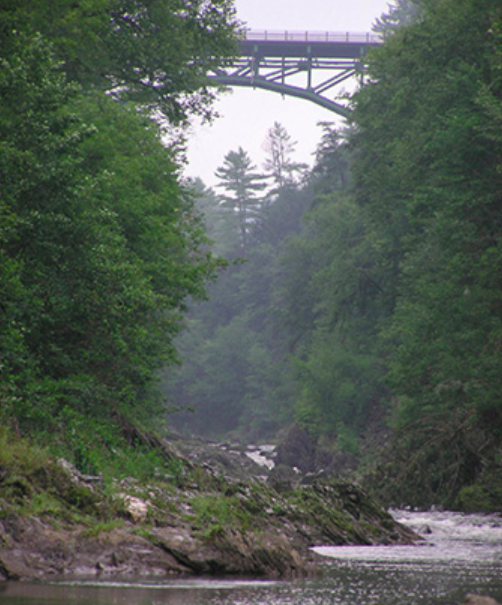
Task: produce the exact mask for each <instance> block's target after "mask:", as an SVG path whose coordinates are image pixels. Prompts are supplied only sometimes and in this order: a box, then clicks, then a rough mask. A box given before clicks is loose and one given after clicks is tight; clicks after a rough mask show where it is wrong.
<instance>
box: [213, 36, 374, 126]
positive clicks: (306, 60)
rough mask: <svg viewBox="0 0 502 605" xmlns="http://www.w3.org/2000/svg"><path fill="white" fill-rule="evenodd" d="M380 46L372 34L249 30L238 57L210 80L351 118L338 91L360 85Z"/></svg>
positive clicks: (214, 73) (216, 72) (241, 43)
mask: <svg viewBox="0 0 502 605" xmlns="http://www.w3.org/2000/svg"><path fill="white" fill-rule="evenodd" d="M380 43H381V38H380V36H377V35H374V34H357V33H336V32H288V31H285V32H277V31H275V32H274V31H253V30H248V31H246V36H245V38H244V39H242V40H241V42H240V55H239V56H237V57H236V58H235V59H234V60H233V61H232V62H230V63H229V64H228V65H227V66H225V67H223V68H220V69H218V70H215V71H214V72H213V73H212V74H209V78H210V80H213V81H214V82H215V84H220V85H223V86H247V87H251V88H262V89H264V90H271V91H274V92H278V93H281V94H283V95H291V96H294V97H299V98H301V99H307V100H309V101H312V102H314V103H317V104H318V105H321V106H322V107H324V108H326V109H329V110H330V111H333V112H335V113H337V114H339V115H341V116H343V117H345V118H347V117H348V116H349V115H350V112H351V110H350V109H349V108H348V107H346V106H344V105H342V104H340V103H338V102H336V101H335V100H334V98H335V95H334V89H335V88H336V87H337V86H338V85H339V84H341V83H342V82H345V81H346V80H348V79H350V78H353V77H355V76H356V77H359V78H360V79H361V81H362V77H363V73H364V58H365V56H366V54H367V52H368V50H369V49H370V48H371V47H373V46H376V45H378V44H380Z"/></svg>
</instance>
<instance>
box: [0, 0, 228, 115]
mask: <svg viewBox="0 0 502 605" xmlns="http://www.w3.org/2000/svg"><path fill="white" fill-rule="evenodd" d="M0 18H1V19H2V22H3V27H2V33H3V34H4V35H3V36H2V41H3V43H2V46H1V47H2V48H5V47H6V46H8V44H9V42H10V40H11V38H12V35H11V32H12V31H17V30H23V29H24V30H27V31H28V32H30V33H33V32H41V33H42V34H43V35H44V36H45V37H47V38H48V39H50V40H51V41H52V43H53V46H54V50H55V52H56V56H57V57H58V59H59V60H60V61H61V62H62V67H63V69H64V71H65V73H66V74H67V76H68V78H69V79H71V80H72V81H78V82H79V83H81V84H83V85H84V86H85V88H92V89H95V90H96V89H98V90H100V91H106V92H107V93H108V94H111V95H113V96H114V97H115V98H117V99H120V100H129V101H131V100H132V101H133V102H134V103H137V104H140V105H141V106H143V107H149V108H151V109H154V110H156V111H160V112H162V113H163V114H164V116H165V117H167V118H168V119H169V120H170V122H171V123H173V122H180V121H181V122H183V121H185V120H186V119H187V117H188V116H189V115H190V114H192V113H197V114H200V115H202V116H205V117H207V116H209V115H210V112H211V109H210V108H211V103H212V101H213V99H214V94H213V93H212V92H211V91H210V90H209V89H208V88H207V73H208V71H209V70H210V69H211V68H215V67H218V66H219V65H221V63H222V62H223V61H224V60H225V59H226V58H228V57H229V56H231V55H233V54H234V53H235V50H236V49H235V35H236V30H237V25H238V24H237V22H236V20H235V10H234V8H233V3H232V2H231V1H230V0H211V1H210V2H207V1H205V0H189V1H185V0H143V1H140V2H138V1H136V0H87V1H86V2H82V3H74V2H71V1H69V0H37V2H30V1H29V0H20V1H19V2H16V3H15V4H13V3H12V2H9V1H8V0H2V2H1V3H0Z"/></svg>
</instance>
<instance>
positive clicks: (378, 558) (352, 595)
mask: <svg viewBox="0 0 502 605" xmlns="http://www.w3.org/2000/svg"><path fill="white" fill-rule="evenodd" d="M394 516H395V517H396V518H397V519H398V520H399V521H401V522H402V523H405V524H406V525H408V526H410V527H412V528H413V529H415V530H417V531H419V532H421V533H422V535H424V537H425V538H426V540H424V542H423V543H421V544H418V545H414V546H381V547H373V546H358V547H354V546H339V547H319V548H316V549H315V551H316V552H318V553H319V554H320V555H322V562H323V564H322V567H323V570H324V573H323V574H322V576H321V577H319V578H316V579H313V580H301V581H281V582H270V581H253V580H235V579H194V580H182V581H180V580H173V581H169V582H156V583H147V582H136V583H134V582H131V583H120V582H59V583H52V584H43V585H33V584H21V583H10V582H9V583H6V584H5V585H3V586H1V585H0V605H63V604H64V605H415V604H417V605H457V604H460V603H462V601H463V598H464V596H465V594H466V593H469V592H471V593H476V594H484V595H490V596H492V597H494V598H495V599H497V600H499V601H500V602H501V603H502V518H501V517H499V516H495V515H488V516H485V515H462V514H459V513H451V512H440V511H431V512H426V513H416V512H407V511H394Z"/></svg>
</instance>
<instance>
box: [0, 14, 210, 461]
mask: <svg viewBox="0 0 502 605" xmlns="http://www.w3.org/2000/svg"><path fill="white" fill-rule="evenodd" d="M43 7H45V8H47V6H46V3H39V5H38V8H39V9H40V10H42V8H43ZM22 8H23V9H24V8H26V7H24V5H23V7H21V6H20V7H19V10H21V9H22ZM34 10H35V9H34ZM35 12H36V11H35ZM10 18H12V19H14V21H15V19H17V17H16V15H14V16H13V13H11V12H9V11H8V10H7V8H4V7H1V6H0V21H1V23H2V25H3V26H4V27H6V28H7V30H8V32H7V33H8V36H7V38H6V39H5V40H4V44H3V45H2V48H3V50H4V53H3V56H2V60H1V62H0V97H1V99H2V103H1V106H0V139H1V143H0V183H1V198H0V219H1V227H0V292H1V294H2V302H1V308H0V311H1V313H0V335H1V339H0V384H1V386H0V415H1V417H2V420H3V422H7V423H10V424H11V425H12V426H14V427H16V429H17V430H21V431H23V432H34V433H37V434H39V435H41V436H42V439H48V438H49V436H50V440H51V441H54V442H55V443H56V444H57V447H58V448H61V449H63V450H65V451H66V452H71V454H72V456H73V459H74V460H75V462H76V463H77V465H78V466H79V467H80V468H81V469H82V470H84V469H85V470H89V472H92V469H93V468H95V467H99V466H100V464H101V462H100V461H99V460H93V459H92V458H93V457H94V456H98V455H97V454H96V452H97V450H96V449H95V447H94V446H95V444H94V443H93V440H94V439H95V440H96V441H101V442H102V443H103V444H104V446H103V447H105V448H109V447H110V445H109V444H110V443H111V442H112V441H113V439H115V438H116V437H115V435H119V434H120V425H121V422H122V420H123V419H124V418H128V419H129V420H130V421H131V420H132V421H139V420H143V421H146V419H147V418H150V419H151V416H152V414H154V413H155V412H156V411H159V410H160V409H162V408H161V406H160V405H159V404H160V399H159V398H158V397H157V396H156V395H155V394H154V393H153V391H152V385H153V383H154V381H155V378H156V374H155V372H156V370H157V369H158V368H159V367H160V366H162V365H165V364H169V363H173V362H174V361H175V359H176V351H175V348H174V346H173V338H174V336H175V335H176V334H177V332H178V331H179V329H180V326H181V322H182V314H183V312H184V310H185V299H186V298H187V297H188V296H191V297H194V298H198V297H201V296H203V295H204V285H205V282H206V280H207V279H208V278H209V277H210V276H212V274H213V271H214V269H215V268H216V266H217V265H218V262H217V261H215V260H214V259H213V258H212V256H211V254H210V253H209V252H208V250H207V240H206V237H205V235H204V231H203V226H202V224H201V222H200V220H199V219H198V218H197V216H196V214H195V208H194V202H193V197H192V194H191V193H190V191H189V190H188V189H187V188H185V187H184V186H182V185H181V184H180V178H179V174H178V162H179V157H178V155H177V152H176V150H175V149H174V148H166V147H165V145H163V143H162V140H161V137H162V131H161V129H160V128H159V127H158V126H157V125H156V124H155V123H154V122H153V121H151V120H150V119H149V118H148V117H147V115H146V114H145V112H144V111H143V110H138V108H137V107H132V106H130V105H129V104H127V103H121V104H119V103H116V102H114V101H113V100H112V99H110V98H107V97H106V96H103V95H102V94H98V93H96V92H94V91H90V90H83V89H81V88H80V87H79V86H78V85H76V84H74V83H73V84H68V83H67V78H66V76H65V73H64V72H63V71H62V69H61V64H60V61H59V60H58V58H57V57H56V56H55V54H54V50H53V49H54V46H53V45H51V43H50V42H48V41H47V40H46V39H45V38H44V37H43V36H42V35H40V34H35V35H29V34H26V33H24V32H23V31H22V30H19V31H12V30H9V28H8V27H7V26H8V25H9V23H10V22H11V21H10V20H9V19H10ZM12 19H11V20H12ZM42 25H43V23H41V26H42ZM86 28H87V24H85V27H83V29H84V30H86ZM25 29H27V30H29V27H28V24H26V27H25ZM42 29H43V28H42ZM108 425H109V427H110V428H109V429H107V428H106V427H107V426H108ZM94 429H95V430H96V433H95V434H94V433H93V430H94ZM108 432H109V433H110V434H112V435H114V437H113V439H112V438H110V436H109V435H108ZM98 459H99V456H98Z"/></svg>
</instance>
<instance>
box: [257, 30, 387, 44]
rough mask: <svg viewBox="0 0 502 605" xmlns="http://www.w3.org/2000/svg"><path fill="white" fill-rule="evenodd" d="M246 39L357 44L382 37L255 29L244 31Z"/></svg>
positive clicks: (368, 34) (344, 33)
mask: <svg viewBox="0 0 502 605" xmlns="http://www.w3.org/2000/svg"><path fill="white" fill-rule="evenodd" d="M245 36H246V40H257V41H260V42H262V41H271V42H276V41H277V42H349V43H350V42H353V43H358V44H378V43H380V42H382V37H381V36H380V35H378V34H372V33H364V32H330V31H326V32H321V31H278V30H275V31H274V30H255V29H248V30H246V31H245Z"/></svg>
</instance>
